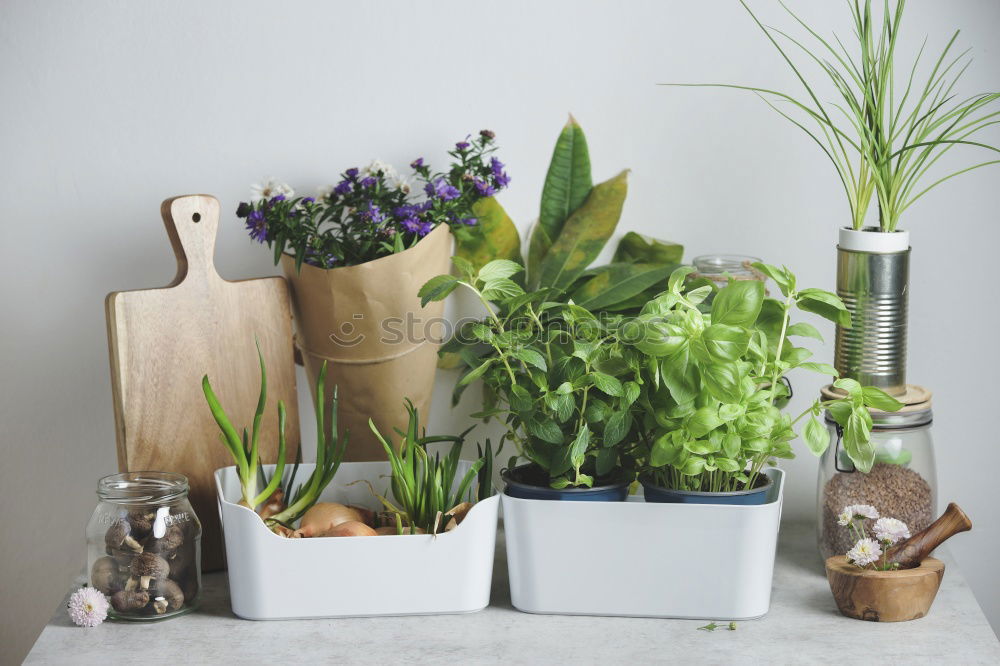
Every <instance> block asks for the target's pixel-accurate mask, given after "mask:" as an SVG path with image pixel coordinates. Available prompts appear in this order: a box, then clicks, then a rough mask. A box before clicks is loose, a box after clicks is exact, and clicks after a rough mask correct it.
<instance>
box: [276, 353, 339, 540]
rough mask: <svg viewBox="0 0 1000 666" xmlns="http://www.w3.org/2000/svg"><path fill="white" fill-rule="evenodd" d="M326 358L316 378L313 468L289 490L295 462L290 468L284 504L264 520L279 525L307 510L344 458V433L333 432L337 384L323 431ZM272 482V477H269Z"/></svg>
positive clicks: (295, 518) (335, 426) (335, 421)
mask: <svg viewBox="0 0 1000 666" xmlns="http://www.w3.org/2000/svg"><path fill="white" fill-rule="evenodd" d="M325 386H326V361H323V367H322V368H320V371H319V379H317V381H316V467H315V468H314V469H313V473H312V474H311V475H310V476H309V479H308V480H306V482H305V483H303V484H302V485H300V486H299V487H297V488H295V489H294V491H292V492H289V491H290V490H292V484H293V483H294V482H295V474H296V472H297V471H298V466H299V465H298V462H296V463H295V466H294V467H293V468H292V474H291V476H290V477H289V480H288V483H286V484H285V485H284V487H285V491H286V492H285V494H286V496H287V497H289V498H290V499H289V501H288V506H287V508H286V509H285V510H284V511H281V512H279V513H276V514H274V515H273V516H271V517H270V518H269V519H268V522H272V521H273V522H275V523H279V524H282V525H289V524H291V523H294V522H295V521H297V520H298V519H299V518H301V517H302V514H304V513H305V512H306V511H308V510H309V507H311V506H312V505H313V504H315V503H316V501H317V500H318V499H319V496H320V495H321V494H322V493H323V489H324V488H326V487H327V486H328V485H329V484H330V481H332V480H333V477H334V476H335V475H336V474H337V470H338V469H339V468H340V462H341V460H343V457H344V449H345V448H346V447H347V437H348V433H347V432H345V433H344V436H343V437H340V436H338V434H337V404H338V400H337V387H336V386H334V387H333V400H332V401H331V403H330V430H329V432H327V428H326V423H325V421H326V419H325V413H324V410H325V404H326V394H325V391H324V388H325ZM274 476H275V477H278V478H279V479H280V478H281V472H280V471H279V470H278V469H277V468H276V469H275V470H274ZM272 481H273V479H272Z"/></svg>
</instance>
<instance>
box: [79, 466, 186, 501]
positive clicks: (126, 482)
mask: <svg viewBox="0 0 1000 666" xmlns="http://www.w3.org/2000/svg"><path fill="white" fill-rule="evenodd" d="M187 494H188V480H187V477H186V476H184V475H183V474H175V473H174V472H122V473H121V474H111V475H109V476H106V477H104V478H103V479H101V480H100V481H98V482H97V496H98V497H100V498H101V500H102V501H105V502H113V503H115V504H133V505H140V506H141V505H146V504H149V505H161V504H169V503H170V502H174V501H176V500H179V499H182V498H184V497H186V496H187Z"/></svg>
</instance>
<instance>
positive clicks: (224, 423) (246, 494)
mask: <svg viewBox="0 0 1000 666" xmlns="http://www.w3.org/2000/svg"><path fill="white" fill-rule="evenodd" d="M257 358H258V360H259V361H260V397H259V398H258V399H257V410H256V412H255V413H254V417H253V430H252V431H251V434H250V436H249V437H248V436H247V431H246V429H245V428H244V429H243V438H242V439H241V438H240V436H239V435H238V434H237V433H236V428H234V427H233V424H232V422H231V421H230V420H229V417H228V416H226V412H225V410H224V409H222V405H221V404H220V403H219V399H218V398H217V397H216V395H215V391H213V390H212V384H211V382H209V380H208V375H205V376H204V377H202V380H201V388H202V390H203V391H204V393H205V400H207V401H208V408H209V409H210V410H211V411H212V416H213V417H214V418H215V422H216V423H218V424H219V429H220V430H222V432H221V433H220V435H219V438H220V439H221V440H222V443H223V444H225V446H226V448H228V449H229V453H230V454H231V455H232V456H233V461H234V462H235V463H236V471H237V474H238V475H239V478H240V487H241V488H242V493H243V503H244V504H246V505H247V506H248V507H250V508H251V509H254V510H256V508H257V505H258V504H260V503H261V502H263V501H264V500H266V499H267V498H268V497H270V496H271V495H272V494H273V493H274V491H275V490H277V489H278V486H279V484H280V483H281V476H282V474H283V472H284V469H285V403H284V402H283V401H281V400H279V401H278V459H277V465H276V467H275V470H274V475H273V476H272V477H271V480H270V482H269V483H267V485H266V486H265V487H264V489H263V490H262V491H260V492H259V493H258V492H257V488H258V486H259V485H260V481H261V480H262V478H261V477H259V476H258V470H259V468H260V447H259V438H260V423H261V420H262V419H263V418H264V407H265V405H266V403H267V370H266V369H265V367H264V355H263V354H261V351H260V343H259V342H258V343H257Z"/></svg>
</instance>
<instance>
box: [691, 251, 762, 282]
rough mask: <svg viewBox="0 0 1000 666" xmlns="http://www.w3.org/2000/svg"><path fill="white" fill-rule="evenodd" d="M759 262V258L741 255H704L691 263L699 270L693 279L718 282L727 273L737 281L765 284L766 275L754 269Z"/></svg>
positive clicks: (693, 275)
mask: <svg viewBox="0 0 1000 666" xmlns="http://www.w3.org/2000/svg"><path fill="white" fill-rule="evenodd" d="M759 261H760V259H759V258H757V257H748V256H743V255H739V254H703V255H701V256H700V257H695V258H694V260H693V261H692V262H691V263H692V264H693V265H694V267H695V269H696V270H697V272H696V273H693V274H692V275H691V277H692V278H698V277H704V278H709V279H712V280H718V279H719V278H721V277H722V276H723V275H725V274H726V273H729V274H730V275H732V276H733V278H734V279H737V280H739V279H743V280H747V279H750V280H760V281H762V282H763V281H764V279H765V277H764V275H763V274H761V273H760V272H759V271H758V270H757V269H756V268H754V267H753V264H754V263H755V262H759Z"/></svg>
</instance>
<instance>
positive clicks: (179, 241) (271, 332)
mask: <svg viewBox="0 0 1000 666" xmlns="http://www.w3.org/2000/svg"><path fill="white" fill-rule="evenodd" d="M160 212H161V214H162V216H163V222H164V224H165V225H166V227H167V235H168V236H169V237H170V242H171V244H172V245H173V248H174V254H176V255H177V276H176V277H175V278H174V280H173V282H171V283H170V284H169V285H167V286H166V287H163V288H161V289H140V290H136V291H118V292H112V293H111V294H108V297H107V300H106V301H105V309H106V313H107V320H108V346H109V350H110V356H111V387H112V393H113V397H114V406H115V426H116V435H117V440H118V467H119V470H120V471H123V472H125V471H138V470H161V471H169V472H180V473H181V474H184V475H186V476H187V477H188V480H189V482H190V484H191V492H190V499H191V503H192V505H193V506H194V510H195V512H196V513H197V514H198V517H199V518H200V519H201V523H202V530H203V535H202V569H203V570H206V571H211V570H215V569H220V568H222V567H223V566H225V561H224V550H223V548H222V535H221V529H220V526H219V511H218V506H217V504H216V493H215V483H214V480H213V473H214V471H215V470H216V469H218V468H220V467H225V466H228V465H232V464H233V462H232V458H231V456H230V454H229V451H228V450H227V449H226V447H225V446H224V445H223V444H222V442H221V441H219V428H218V426H217V425H216V423H215V421H214V420H213V418H212V414H211V412H210V411H209V409H208V406H207V405H206V403H205V396H204V394H203V393H202V387H201V379H202V376H203V375H206V374H207V375H208V377H209V379H210V381H211V382H212V387H213V388H214V389H215V393H216V395H218V396H219V400H220V401H221V403H222V406H223V408H224V409H225V410H226V413H227V414H229V416H230V419H231V420H232V421H233V424H234V425H235V426H236V427H237V428H238V429H240V428H242V427H244V426H246V427H247V429H248V430H249V429H250V427H251V424H252V423H253V415H254V410H255V409H256V406H257V398H258V395H259V391H260V366H259V364H258V360H257V350H256V347H255V344H254V336H256V337H257V339H259V340H260V348H261V352H262V353H263V355H264V363H265V365H266V367H267V388H268V395H267V409H266V412H265V414H264V420H263V424H262V430H261V436H260V450H261V460H262V462H263V463H265V464H268V463H273V462H275V456H276V455H277V448H278V417H277V410H278V400H279V399H281V400H284V402H285V407H286V408H287V412H288V415H287V416H288V421H287V424H286V437H287V442H288V460H289V461H291V460H294V457H295V452H296V450H297V447H298V444H299V420H298V401H297V398H296V393H295V365H294V362H293V348H292V315H291V309H290V305H289V296H288V286H287V284H286V283H285V280H284V278H281V277H268V278H258V279H252V280H239V281H233V282H230V281H228V280H224V279H222V278H221V277H220V276H219V274H218V273H216V271H215V266H214V263H213V256H214V251H215V236H216V231H217V230H218V226H219V202H218V200H216V199H215V198H214V197H211V196H208V195H201V194H198V195H189V196H182V197H175V198H173V199H168V200H166V201H164V202H163V204H162V206H161V207H160Z"/></svg>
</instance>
